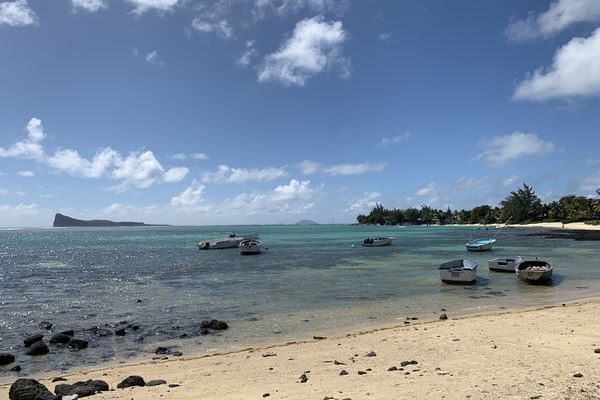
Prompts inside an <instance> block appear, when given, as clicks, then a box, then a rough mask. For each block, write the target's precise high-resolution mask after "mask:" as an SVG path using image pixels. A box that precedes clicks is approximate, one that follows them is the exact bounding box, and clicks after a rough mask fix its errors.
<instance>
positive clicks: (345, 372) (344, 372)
mask: <svg viewBox="0 0 600 400" xmlns="http://www.w3.org/2000/svg"><path fill="white" fill-rule="evenodd" d="M340 375H348V371H346V370H345V369H343V370H341V371H340Z"/></svg>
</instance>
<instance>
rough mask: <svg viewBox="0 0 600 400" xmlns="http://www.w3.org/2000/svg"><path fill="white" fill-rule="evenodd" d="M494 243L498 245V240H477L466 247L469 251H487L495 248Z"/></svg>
mask: <svg viewBox="0 0 600 400" xmlns="http://www.w3.org/2000/svg"><path fill="white" fill-rule="evenodd" d="M494 243H496V239H494V238H489V239H475V240H471V241H470V242H468V243H467V244H466V245H465V247H466V248H467V250H468V251H486V250H491V249H492V247H494Z"/></svg>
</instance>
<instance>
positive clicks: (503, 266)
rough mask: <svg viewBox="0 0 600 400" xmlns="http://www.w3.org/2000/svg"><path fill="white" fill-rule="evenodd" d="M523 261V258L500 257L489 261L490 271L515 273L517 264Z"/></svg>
mask: <svg viewBox="0 0 600 400" xmlns="http://www.w3.org/2000/svg"><path fill="white" fill-rule="evenodd" d="M522 261H523V257H521V256H514V257H498V258H494V259H492V260H489V261H488V266H489V267H490V271H495V272H515V267H516V266H517V264H519V263H521V262H522Z"/></svg>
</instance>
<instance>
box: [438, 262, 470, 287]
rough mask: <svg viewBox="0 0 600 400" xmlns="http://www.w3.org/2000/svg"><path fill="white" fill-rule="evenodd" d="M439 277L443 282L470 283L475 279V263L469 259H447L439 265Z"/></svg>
mask: <svg viewBox="0 0 600 400" xmlns="http://www.w3.org/2000/svg"><path fill="white" fill-rule="evenodd" d="M439 270H440V278H441V280H442V282H444V283H454V284H459V285H460V284H462V285H464V284H470V283H475V281H476V280H477V263H475V262H473V261H471V260H466V259H462V260H455V261H448V262H445V263H443V264H442V265H440V268H439Z"/></svg>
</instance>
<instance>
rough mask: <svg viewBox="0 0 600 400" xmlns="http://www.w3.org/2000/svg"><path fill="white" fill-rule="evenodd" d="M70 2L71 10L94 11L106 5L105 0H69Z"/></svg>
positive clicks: (104, 7)
mask: <svg viewBox="0 0 600 400" xmlns="http://www.w3.org/2000/svg"><path fill="white" fill-rule="evenodd" d="M71 4H73V10H75V11H77V10H84V11H88V12H96V11H99V10H102V9H106V8H107V7H108V4H107V3H106V0H71Z"/></svg>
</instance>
